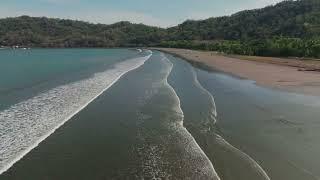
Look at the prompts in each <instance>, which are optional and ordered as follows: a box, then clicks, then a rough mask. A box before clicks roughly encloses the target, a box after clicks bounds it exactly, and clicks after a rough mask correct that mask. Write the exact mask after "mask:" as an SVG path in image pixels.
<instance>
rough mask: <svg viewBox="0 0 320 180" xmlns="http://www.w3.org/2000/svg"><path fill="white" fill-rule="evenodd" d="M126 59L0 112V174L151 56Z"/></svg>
mask: <svg viewBox="0 0 320 180" xmlns="http://www.w3.org/2000/svg"><path fill="white" fill-rule="evenodd" d="M148 52H149V53H150V54H149V55H147V56H144V57H139V58H134V59H129V60H126V61H124V62H120V63H117V64H115V65H114V67H113V68H112V69H108V70H106V71H104V72H99V73H96V74H94V75H93V76H92V77H90V78H88V79H84V80H80V81H76V82H73V83H70V84H66V85H62V86H58V87H56V88H53V89H51V90H49V91H47V92H45V93H41V94H39V95H37V96H35V97H33V98H31V99H28V100H26V101H23V102H20V103H18V104H15V105H13V106H11V107H9V108H8V109H6V110H3V111H1V112H0V174H2V173H4V172H5V171H7V170H8V169H9V168H10V167H11V166H12V165H13V164H14V163H16V162H17V161H19V160H20V159H21V158H23V156H25V155H26V154H27V153H28V152H30V151H31V150H32V149H34V148H35V147H37V146H38V145H39V143H40V142H42V141H43V140H45V139H46V138H47V137H48V136H50V135H51V134H52V133H54V131H55V130H57V129H58V128H59V127H60V126H62V125H63V124H64V123H65V122H67V121H68V120H69V119H70V118H72V117H73V116H74V115H76V114H77V113H78V112H79V111H81V110H82V109H84V108H85V107H86V106H87V105H88V104H89V103H90V102H92V101H93V100H94V99H96V98H97V97H98V96H100V95H101V94H102V93H103V92H104V91H106V90H107V89H108V88H110V87H111V86H112V85H113V84H114V83H115V82H117V81H118V80H119V79H120V78H121V77H122V76H123V75H124V74H126V73H128V72H129V71H132V70H134V69H137V68H138V67H140V66H142V65H143V64H144V63H145V61H147V60H148V59H149V58H150V57H151V56H152V51H148Z"/></svg>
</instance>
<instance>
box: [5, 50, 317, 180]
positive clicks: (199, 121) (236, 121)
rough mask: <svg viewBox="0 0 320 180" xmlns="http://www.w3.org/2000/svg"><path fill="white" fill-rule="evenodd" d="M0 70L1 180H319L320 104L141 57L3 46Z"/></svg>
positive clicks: (180, 63)
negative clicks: (27, 49)
mask: <svg viewBox="0 0 320 180" xmlns="http://www.w3.org/2000/svg"><path fill="white" fill-rule="evenodd" d="M0 64H1V66H0V70H1V71H0V75H1V76H0V100H1V101H0V102H1V105H0V140H1V141H0V172H1V175H0V179H27V180H28V179H30V180H33V179H223V180H225V179H227V180H228V179H230V180H233V179H236V180H248V179H279V180H280V179H281V180H283V179H293V180H294V179H299V180H304V179H306V180H309V179H319V177H320V175H319V167H320V166H319V165H320V159H319V158H316V157H317V153H318V152H319V150H320V147H319V146H320V145H319V143H317V142H318V139H319V132H320V131H319V119H320V118H319V117H320V113H319V112H318V109H319V107H320V103H319V102H320V101H319V98H316V97H308V96H302V95H297V94H290V93H285V92H280V91H277V90H271V89H266V88H262V87H258V86H256V85H255V84H254V83H253V82H251V81H248V80H243V79H239V78H237V77H232V76H230V75H227V74H223V73H221V72H218V71H214V70H211V69H210V70H209V69H207V68H206V67H204V66H203V65H201V64H193V65H191V64H189V63H188V62H186V61H184V60H182V59H179V58H177V57H174V56H171V55H169V54H164V53H161V52H157V51H153V52H152V51H149V50H143V51H141V50H126V49H63V50H61V49H38V50H37V49H35V50H31V51H22V50H17V51H12V50H1V51H0ZM2 65H3V66H2Z"/></svg>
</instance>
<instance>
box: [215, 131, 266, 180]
mask: <svg viewBox="0 0 320 180" xmlns="http://www.w3.org/2000/svg"><path fill="white" fill-rule="evenodd" d="M217 140H218V142H219V143H220V144H221V145H223V146H225V147H227V148H229V149H230V150H232V152H234V153H236V154H237V155H238V156H239V157H242V158H243V159H244V160H246V162H248V163H249V164H250V165H251V167H252V168H253V169H255V170H257V172H258V173H259V174H260V175H261V176H262V177H264V179H266V180H270V177H269V176H268V174H267V173H266V172H265V171H264V169H263V168H262V167H261V166H260V165H259V164H258V162H256V161H255V160H254V159H252V158H251V157H250V156H249V155H248V154H246V153H244V152H242V151H241V150H239V149H238V148H236V147H234V146H232V145H231V144H230V143H229V142H227V141H226V140H225V139H223V138H222V137H221V136H219V135H217Z"/></svg>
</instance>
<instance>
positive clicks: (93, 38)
mask: <svg viewBox="0 0 320 180" xmlns="http://www.w3.org/2000/svg"><path fill="white" fill-rule="evenodd" d="M163 31H164V29H160V28H156V27H149V26H146V25H143V24H132V23H129V22H119V23H115V24H112V25H104V24H91V23H87V22H82V21H73V20H65V19H53V18H46V17H29V16H21V17H16V18H6V19H1V20H0V43H1V44H2V45H5V46H12V45H22V46H37V47H117V46H131V45H132V46H137V45H146V44H152V43H153V42H159V39H161V38H162V36H161V34H163V33H162V32H163Z"/></svg>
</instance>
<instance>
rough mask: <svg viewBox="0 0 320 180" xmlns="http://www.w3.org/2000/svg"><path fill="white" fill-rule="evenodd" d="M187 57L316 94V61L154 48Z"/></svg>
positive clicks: (319, 84)
mask: <svg viewBox="0 0 320 180" xmlns="http://www.w3.org/2000/svg"><path fill="white" fill-rule="evenodd" d="M155 49H156V50H160V51H164V52H167V53H171V54H174V55H177V56H180V57H182V58H184V59H186V60H189V61H195V62H200V63H204V64H206V65H207V66H209V67H212V68H214V69H217V70H220V71H223V72H226V73H230V74H233V75H236V76H239V77H241V78H246V79H250V80H254V81H255V82H256V84H258V85H261V86H265V87H271V88H278V89H282V90H286V91H290V92H295V93H303V94H307V95H313V96H320V71H319V70H320V61H319V62H317V61H316V60H313V61H312V60H305V61H302V60H298V59H284V58H283V59H281V58H264V57H246V56H224V55H221V54H217V53H215V52H206V51H196V50H186V49H173V48H172V49H171V48H155Z"/></svg>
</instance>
